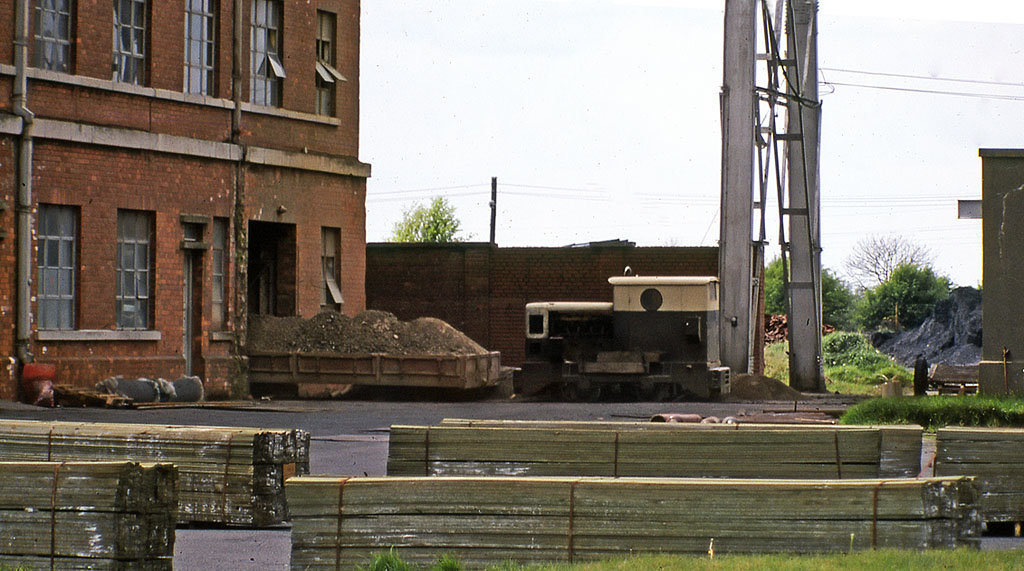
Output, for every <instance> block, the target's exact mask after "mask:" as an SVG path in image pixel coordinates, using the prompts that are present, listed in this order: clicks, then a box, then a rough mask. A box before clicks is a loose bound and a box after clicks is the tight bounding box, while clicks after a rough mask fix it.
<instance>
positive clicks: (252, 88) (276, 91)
mask: <svg viewBox="0 0 1024 571" xmlns="http://www.w3.org/2000/svg"><path fill="white" fill-rule="evenodd" d="M249 46H250V51H251V53H252V57H251V58H250V62H249V63H250V68H249V101H251V102H252V103H255V104H257V105H272V106H280V105H281V80H282V79H284V77H285V73H284V65H282V64H281V1H280V0H253V2H252V27H251V31H250V38H249Z"/></svg>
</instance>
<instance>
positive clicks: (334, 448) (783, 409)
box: [0, 398, 1024, 571]
mask: <svg viewBox="0 0 1024 571" xmlns="http://www.w3.org/2000/svg"><path fill="white" fill-rule="evenodd" d="M843 404H845V403H844V402H842V401H841V400H836V399H827V398H826V399H817V400H814V401H802V402H801V403H799V405H794V403H792V402H789V403H779V402H775V403H669V404H665V403H548V402H514V401H513V402H505V401H481V402H454V403H453V402H390V401H278V402H260V403H254V404H251V405H239V406H234V407H224V408H170V409H148V410H114V409H98V408H88V409H86V408H81V409H46V408H37V407H31V406H27V405H21V404H17V403H9V402H0V418H12V419H31V420H65V421H79V422H82V421H84V422H139V423H151V424H186V425H188V424H191V425H206V426H258V427H265V428H299V429H302V430H306V431H308V432H309V433H310V434H311V435H312V442H311V445H310V446H311V448H310V471H311V472H312V473H313V474H332V475H341V476H363V475H369V476H380V475H384V473H385V468H386V465H387V435H388V427H390V426H391V425H393V424H417V425H425V424H436V423H438V422H439V421H441V420H442V419H444V418H490V419H519V420H610V421H621V420H646V419H649V418H650V417H651V416H652V415H654V414H658V413H665V412H676V413H696V414H700V415H701V416H712V415H713V416H717V417H719V418H724V417H727V416H734V417H736V418H738V419H740V420H741V421H742V420H743V419H744V418H755V417H756V418H760V419H764V418H766V417H773V416H778V417H780V418H782V417H788V418H799V417H801V415H805V416H806V414H805V412H806V411H813V410H817V409H822V408H824V409H834V408H836V407H838V406H842V405H843ZM794 406H796V407H797V410H796V412H795V413H794V412H793V410H792V409H793V407H794ZM290 549H291V538H290V532H289V528H288V526H286V525H284V526H280V527H278V528H274V529H259V530H256V529H194V528H179V529H178V530H177V534H176V541H175V549H174V568H175V569H179V570H193V569H195V570H211V569H232V570H253V571H257V570H258V571H263V570H271V569H287V568H288V558H289V552H290ZM983 549H1024V542H1022V540H1020V539H1019V538H995V539H986V540H985V541H984V542H983Z"/></svg>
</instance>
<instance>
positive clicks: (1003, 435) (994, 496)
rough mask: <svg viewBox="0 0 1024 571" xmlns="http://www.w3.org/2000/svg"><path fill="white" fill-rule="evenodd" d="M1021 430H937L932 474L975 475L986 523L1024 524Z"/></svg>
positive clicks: (1022, 435) (1023, 443) (1023, 462)
mask: <svg viewBox="0 0 1024 571" xmlns="http://www.w3.org/2000/svg"><path fill="white" fill-rule="evenodd" d="M1022 468H1024V429H1019V428H967V427H952V426H948V427H946V428H940V429H939V431H938V434H937V435H936V437H935V475H936V476H945V475H961V474H963V475H970V476H975V477H976V481H977V485H978V490H979V492H980V493H981V510H982V515H983V516H984V519H985V521H991V522H1000V521H1013V522H1020V521H1024V471H1022Z"/></svg>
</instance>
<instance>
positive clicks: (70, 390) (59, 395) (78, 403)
mask: <svg viewBox="0 0 1024 571" xmlns="http://www.w3.org/2000/svg"><path fill="white" fill-rule="evenodd" d="M53 402H54V404H55V405H56V406H62V407H67V408H76V407H103V408H128V407H130V406H131V405H132V403H133V402H134V401H133V400H132V399H130V398H128V397H126V396H124V395H115V394H109V393H101V392H98V391H94V390H89V389H83V388H81V387H73V386H71V385H54V386H53Z"/></svg>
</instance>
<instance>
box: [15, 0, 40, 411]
mask: <svg viewBox="0 0 1024 571" xmlns="http://www.w3.org/2000/svg"><path fill="white" fill-rule="evenodd" d="M28 22H29V3H28V0H18V2H17V6H16V15H15V33H14V66H15V79H14V91H13V94H12V95H13V97H12V103H13V107H14V114H15V115H17V116H18V117H21V134H20V136H19V142H18V165H17V175H16V176H17V180H18V197H17V204H16V206H15V212H16V217H17V237H16V248H17V253H16V259H17V264H16V266H17V267H16V269H15V298H16V299H15V303H16V307H17V309H16V311H15V320H16V321H15V328H14V329H15V336H14V354H15V357H16V358H17V360H18V362H17V363H16V370H17V371H18V373H17V375H18V378H19V381H20V378H21V370H22V367H24V365H25V363H31V362H32V360H33V358H34V357H33V355H32V351H31V348H30V335H31V330H32V301H31V283H32V121H33V119H35V114H33V113H32V112H31V111H29V109H28V107H27V104H28V79H27V78H26V76H25V69H26V68H27V67H28ZM16 391H17V394H18V397H19V398H20V397H21V383H20V382H19V383H18V385H17V389H16Z"/></svg>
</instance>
